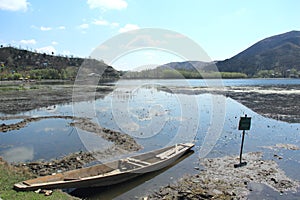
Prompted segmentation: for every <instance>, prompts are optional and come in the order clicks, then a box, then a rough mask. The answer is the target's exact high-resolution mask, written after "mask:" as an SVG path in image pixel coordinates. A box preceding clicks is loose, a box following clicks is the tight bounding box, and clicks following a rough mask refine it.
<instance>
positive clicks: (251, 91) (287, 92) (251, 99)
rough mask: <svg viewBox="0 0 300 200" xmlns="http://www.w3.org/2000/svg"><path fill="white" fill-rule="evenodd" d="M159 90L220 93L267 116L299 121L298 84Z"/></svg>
mask: <svg viewBox="0 0 300 200" xmlns="http://www.w3.org/2000/svg"><path fill="white" fill-rule="evenodd" d="M159 90H162V91H165V92H170V93H181V94H188V95H198V94H207V93H209V94H220V95H224V96H226V97H230V98H232V99H234V100H236V101H238V102H240V103H241V104H243V105H245V106H247V107H248V108H250V109H252V110H253V111H255V112H257V113H259V114H261V115H263V116H266V117H268V118H273V119H276V120H280V121H286V122H289V123H300V106H299V105H300V89H299V85H276V86H240V87H237V86H231V87H160V88H159Z"/></svg>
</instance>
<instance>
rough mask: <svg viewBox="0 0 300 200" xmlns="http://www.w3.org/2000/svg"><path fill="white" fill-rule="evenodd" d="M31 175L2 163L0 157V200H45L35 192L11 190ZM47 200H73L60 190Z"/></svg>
mask: <svg viewBox="0 0 300 200" xmlns="http://www.w3.org/2000/svg"><path fill="white" fill-rule="evenodd" d="M32 177H33V175H32V174H30V173H28V172H26V171H23V170H20V169H18V168H16V167H13V166H11V165H9V164H8V163H7V162H5V161H3V160H2V158H1V157H0V198H1V199H3V200H9V199H15V200H18V199H19V200H27V199H28V200H31V199H35V200H39V199H45V196H44V195H43V194H37V193H35V192H17V191H15V190H14V189H13V185H14V184H15V183H17V182H20V181H23V180H26V179H29V178H32ZM47 199H48V200H52V199H53V200H57V199H68V200H72V199H75V198H73V197H71V196H69V195H68V194H66V193H63V192H62V191H60V190H55V191H54V192H53V194H52V195H51V196H48V197H47Z"/></svg>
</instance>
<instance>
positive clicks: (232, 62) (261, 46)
mask: <svg viewBox="0 0 300 200" xmlns="http://www.w3.org/2000/svg"><path fill="white" fill-rule="evenodd" d="M211 64H216V66H217V67H218V70H219V71H220V72H239V73H244V74H247V76H248V77H253V76H260V75H261V74H260V72H265V73H266V71H267V72H268V73H269V74H265V75H266V76H269V77H274V76H276V75H277V76H278V77H292V74H291V71H293V72H294V73H295V74H296V75H295V77H297V76H298V77H299V72H300V31H291V32H287V33H284V34H280V35H275V36H272V37H269V38H266V39H263V40H261V41H259V42H257V43H255V44H254V45H252V46H251V47H249V48H247V49H246V50H244V51H243V52H241V53H239V54H237V55H236V56H233V57H232V58H230V59H226V60H223V61H215V62H210V63H209V62H202V61H186V62H172V63H168V64H164V65H162V66H159V68H163V69H170V68H172V69H176V70H187V71H195V70H196V69H198V70H204V71H210V70H211V69H213V67H211V66H210V65H211ZM262 77H264V76H262Z"/></svg>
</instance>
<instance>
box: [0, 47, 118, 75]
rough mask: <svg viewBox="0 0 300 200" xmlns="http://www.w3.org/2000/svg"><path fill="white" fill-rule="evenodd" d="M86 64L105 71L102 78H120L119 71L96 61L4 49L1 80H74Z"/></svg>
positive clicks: (0, 62)
mask: <svg viewBox="0 0 300 200" xmlns="http://www.w3.org/2000/svg"><path fill="white" fill-rule="evenodd" d="M84 62H85V63H89V65H92V67H93V68H95V69H101V70H102V71H103V70H104V73H103V75H102V78H105V79H115V78H119V72H118V71H116V70H115V69H114V68H112V67H111V66H108V65H106V64H105V63H103V62H100V61H97V60H95V59H83V58H73V57H63V56H55V55H48V54H45V53H43V54H41V53H36V52H31V51H28V50H21V49H17V48H13V47H2V48H0V80H10V79H21V78H30V79H71V80H74V79H75V77H76V75H77V71H78V69H79V67H80V66H81V65H82V64H83V63H84ZM101 70H100V71H101ZM93 72H94V71H93ZM101 74H102V73H101Z"/></svg>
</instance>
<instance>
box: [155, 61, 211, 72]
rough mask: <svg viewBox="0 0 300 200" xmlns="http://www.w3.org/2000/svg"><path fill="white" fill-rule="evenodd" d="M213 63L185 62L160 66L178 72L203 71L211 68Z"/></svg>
mask: <svg viewBox="0 0 300 200" xmlns="http://www.w3.org/2000/svg"><path fill="white" fill-rule="evenodd" d="M210 64H211V63H208V62H202V61H184V62H171V63H167V64H164V65H161V66H159V68H162V69H176V70H182V69H184V70H188V71H193V70H203V69H205V67H207V66H209V65H210Z"/></svg>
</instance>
